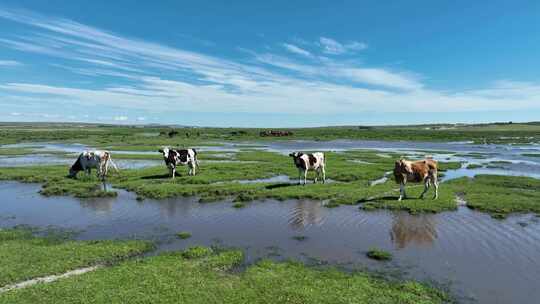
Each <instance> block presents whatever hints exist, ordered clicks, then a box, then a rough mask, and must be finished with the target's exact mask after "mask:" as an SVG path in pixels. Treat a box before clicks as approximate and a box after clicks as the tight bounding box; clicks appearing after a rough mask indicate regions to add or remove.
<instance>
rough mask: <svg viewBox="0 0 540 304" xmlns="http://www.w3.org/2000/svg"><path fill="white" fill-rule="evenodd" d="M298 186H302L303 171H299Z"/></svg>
mask: <svg viewBox="0 0 540 304" xmlns="http://www.w3.org/2000/svg"><path fill="white" fill-rule="evenodd" d="M298 184H299V185H301V184H302V169H298Z"/></svg>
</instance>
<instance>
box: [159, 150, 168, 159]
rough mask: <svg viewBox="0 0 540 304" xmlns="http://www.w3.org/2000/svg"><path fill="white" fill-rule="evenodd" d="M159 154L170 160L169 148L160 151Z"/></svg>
mask: <svg viewBox="0 0 540 304" xmlns="http://www.w3.org/2000/svg"><path fill="white" fill-rule="evenodd" d="M158 152H159V153H161V154H163V158H169V148H167V147H164V148H162V149H159V150H158Z"/></svg>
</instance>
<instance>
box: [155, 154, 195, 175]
mask: <svg viewBox="0 0 540 304" xmlns="http://www.w3.org/2000/svg"><path fill="white" fill-rule="evenodd" d="M159 153H161V154H163V160H164V161H165V165H166V166H167V168H169V172H170V174H171V177H172V178H173V179H174V176H175V175H176V167H177V166H178V165H187V166H188V167H189V172H188V175H195V173H196V168H197V167H199V161H198V160H197V151H195V149H170V148H163V149H159Z"/></svg>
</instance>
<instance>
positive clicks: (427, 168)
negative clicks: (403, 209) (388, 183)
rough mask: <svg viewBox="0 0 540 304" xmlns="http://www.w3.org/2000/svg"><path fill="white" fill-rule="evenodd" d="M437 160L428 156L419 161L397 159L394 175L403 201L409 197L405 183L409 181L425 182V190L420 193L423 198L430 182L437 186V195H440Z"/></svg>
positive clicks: (436, 196) (399, 199) (435, 197)
mask: <svg viewBox="0 0 540 304" xmlns="http://www.w3.org/2000/svg"><path fill="white" fill-rule="evenodd" d="M437 171H438V169H437V161H435V160H433V159H431V158H426V159H424V160H419V161H409V160H405V159H400V160H396V163H395V166H394V177H395V179H396V183H398V184H399V198H398V201H401V200H402V199H403V198H406V197H407V194H406V193H405V184H406V183H407V182H414V183H424V191H423V192H422V194H421V195H420V198H421V199H423V198H424V195H425V194H426V192H427V191H428V189H429V186H430V184H431V185H433V187H434V188H435V196H434V197H433V199H437V198H438V197H439V181H438V180H437Z"/></svg>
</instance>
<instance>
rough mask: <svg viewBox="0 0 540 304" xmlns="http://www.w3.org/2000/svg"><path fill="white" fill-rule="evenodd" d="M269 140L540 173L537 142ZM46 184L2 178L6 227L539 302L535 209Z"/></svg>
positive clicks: (473, 298)
mask: <svg viewBox="0 0 540 304" xmlns="http://www.w3.org/2000/svg"><path fill="white" fill-rule="evenodd" d="M263 145H264V146H262V147H261V149H266V150H270V151H276V152H280V153H287V152H289V151H293V150H303V151H306V150H323V151H327V150H333V151H340V150H350V149H378V150H380V151H381V153H384V152H385V151H388V152H396V151H398V152H399V153H404V155H421V154H422V153H424V154H426V153H429V154H432V155H433V156H434V157H435V158H436V159H441V160H443V159H444V160H452V161H456V160H457V161H463V162H465V163H468V164H471V163H473V164H482V165H483V164H488V163H489V162H494V161H495V162H497V161H498V162H499V166H498V167H497V168H488V167H486V166H484V167H482V168H477V169H474V170H471V169H467V168H465V167H464V168H462V169H458V170H455V171H452V172H447V178H448V176H450V178H456V177H460V176H474V175H475V174H478V173H482V174H484V173H487V174H503V175H525V176H532V177H536V178H538V177H540V158H539V157H535V156H532V157H531V156H530V155H531V154H532V155H536V154H540V146H538V145H527V146H510V145H470V144H467V143H441V144H433V143H415V144H411V143H407V142H403V143H401V142H374V141H369V142H364V141H335V142H326V143H320V142H315V141H310V142H306V141H295V142H276V143H270V144H267V143H265V144H263ZM329 147H331V148H329ZM209 150H210V149H209ZM419 150H421V151H419ZM430 150H432V151H433V152H432V153H430V152H429V151H430ZM426 151H427V152H426ZM444 151H450V152H448V153H446V152H444ZM480 154H482V155H483V157H479V155H480ZM422 155H423V154H422ZM329 170H330V168H329ZM443 187H444V185H443ZM39 189H40V185H36V184H21V183H17V182H1V183H0V197H2V203H1V204H0V227H13V226H15V225H20V224H24V225H30V226H36V227H42V228H48V227H53V228H60V229H69V230H75V231H77V232H78V233H77V234H76V238H78V239H81V240H90V239H117V238H121V239H125V238H141V239H149V240H155V241H156V242H157V244H158V247H157V250H156V252H155V253H158V252H161V251H167V250H179V249H183V248H186V247H189V246H193V245H208V246H209V245H220V246H231V247H237V248H241V249H243V250H244V252H245V253H246V262H247V263H252V262H255V261H257V260H258V259H260V258H265V257H271V258H275V259H287V258H293V259H298V260H302V261H305V262H308V263H316V264H318V263H328V264H330V265H338V266H339V267H344V268H345V269H349V270H351V269H363V268H367V269H369V270H373V271H377V272H382V273H384V274H390V275H392V276H395V275H397V276H398V277H402V278H410V279H418V280H422V281H427V282H432V283H434V284H435V285H437V286H442V287H443V288H448V289H449V290H450V292H451V294H452V295H453V296H454V297H456V298H457V299H458V301H459V302H473V303H474V302H478V303H532V302H534V300H533V299H539V298H540V288H538V282H540V259H539V258H540V217H537V216H535V215H532V214H527V215H513V216H510V217H508V218H507V219H504V220H495V219H493V218H491V217H490V216H489V215H486V214H483V213H479V212H476V211H472V210H470V209H468V208H467V207H466V206H461V207H459V208H458V210H457V211H453V212H443V213H439V214H422V215H410V214H408V213H406V212H389V211H370V212H367V211H363V210H359V208H358V206H340V207H339V208H332V209H329V208H326V207H324V206H323V204H322V203H321V202H317V201H310V200H291V201H285V202H278V201H274V200H265V201H255V202H251V203H248V204H247V205H246V207H244V208H241V209H236V208H232V203H231V202H230V201H225V202H217V203H208V204H201V203H199V202H198V200H197V199H196V198H177V199H167V200H149V199H147V200H144V201H137V200H136V199H135V195H134V194H132V193H129V192H126V191H122V190H119V191H118V197H115V198H100V199H77V198H72V197H44V196H41V195H40V194H38V191H39ZM180 231H189V232H191V233H192V237H191V238H190V239H187V240H180V239H178V238H177V237H176V236H175V234H176V233H178V232H180ZM371 247H378V248H381V249H384V250H387V251H390V252H391V253H392V254H393V255H394V259H393V260H392V261H390V262H382V263H381V262H376V261H373V260H370V259H367V258H366V257H365V252H366V251H367V250H368V249H370V248H371Z"/></svg>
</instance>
